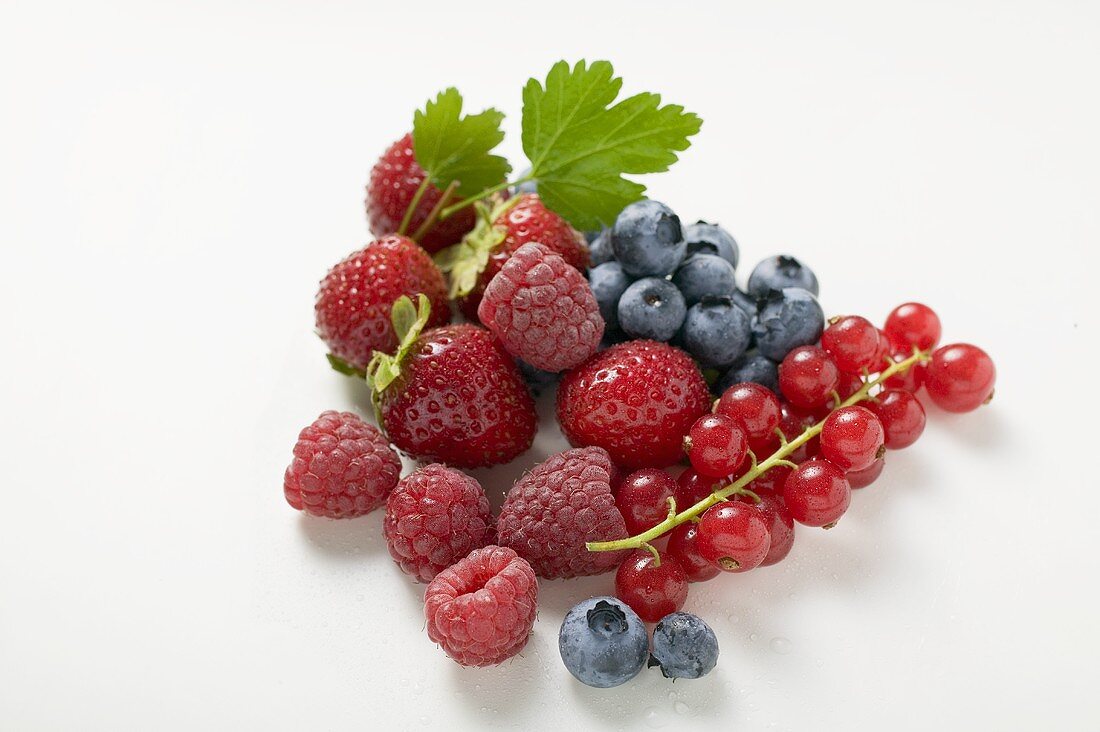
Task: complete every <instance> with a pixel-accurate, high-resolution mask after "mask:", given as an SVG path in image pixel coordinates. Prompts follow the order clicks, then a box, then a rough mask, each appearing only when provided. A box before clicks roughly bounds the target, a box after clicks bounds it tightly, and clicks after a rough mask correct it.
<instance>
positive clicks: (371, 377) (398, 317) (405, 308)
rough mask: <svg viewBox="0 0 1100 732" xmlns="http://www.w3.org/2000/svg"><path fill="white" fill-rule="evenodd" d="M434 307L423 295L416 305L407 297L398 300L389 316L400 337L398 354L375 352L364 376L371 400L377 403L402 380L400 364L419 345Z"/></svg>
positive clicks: (420, 295)
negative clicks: (417, 342)
mask: <svg viewBox="0 0 1100 732" xmlns="http://www.w3.org/2000/svg"><path fill="white" fill-rule="evenodd" d="M431 311H432V304H431V302H430V301H429V300H428V296H427V295H425V294H424V293H420V294H419V295H417V296H416V305H413V302H412V300H410V299H409V297H408V296H407V295H402V296H401V297H399V298H397V302H395V303H394V304H393V310H392V311H391V312H390V321H391V322H392V323H393V331H394V333H396V334H397V350H396V351H394V352H393V353H392V354H389V353H382V352H381V351H375V352H374V355H373V356H372V357H371V360H370V363H368V364H367V370H366V372H365V373H364V378H366V380H367V383H368V384H369V385H370V388H371V398H372V399H373V400H374V401H375V404H376V406H377V402H378V399H379V397H381V395H382V393H383V392H385V391H386V389H387V388H389V386H390V384H392V383H393V382H394V381H396V380H397V379H398V378H399V377H400V376H401V364H402V362H403V361H404V360H405V358H406V357H407V356H408V354H409V352H410V351H411V350H412V348H413V346H414V345H416V339H417V338H419V337H420V332H421V331H422V330H424V326H426V325H427V324H428V317H429V316H430V315H431Z"/></svg>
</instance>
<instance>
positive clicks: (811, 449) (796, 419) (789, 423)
mask: <svg viewBox="0 0 1100 732" xmlns="http://www.w3.org/2000/svg"><path fill="white" fill-rule="evenodd" d="M781 414H782V416H781V418H780V422H779V429H781V430H782V431H783V436H784V437H786V438H787V441H788V442H789V441H791V440H793V439H794V438H796V437H798V436H799V435H801V434H802V433H803V432H805V431H806V430H807V429H808V428H810V427H813V426H814V425H815V424H817V423H818V422H820V421H821V420H822V419H823V418H824V416H825V415H823V414H817V413H815V412H809V411H806V410H803V409H799V408H797V407H794V406H791V405H790V404H784V405H782V410H781ZM820 451H821V438H820V437H818V436H817V435H814V436H813V437H811V438H810V439H809V441H807V442H806V443H805V444H804V445H802V446H801V447H799V448H798V449H796V450H795V451H794V452H792V453H791V454H790V455H788V458H789V459H790V460H791V462H794V463H800V462H802V461H803V460H808V459H809V458H811V457H813V456H814V455H817V454H818V453H819V452H820Z"/></svg>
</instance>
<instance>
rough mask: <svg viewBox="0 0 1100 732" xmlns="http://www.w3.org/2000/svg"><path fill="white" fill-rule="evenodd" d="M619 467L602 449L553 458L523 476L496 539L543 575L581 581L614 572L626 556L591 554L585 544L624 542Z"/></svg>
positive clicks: (510, 496)
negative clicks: (616, 490) (615, 487)
mask: <svg viewBox="0 0 1100 732" xmlns="http://www.w3.org/2000/svg"><path fill="white" fill-rule="evenodd" d="M616 473H617V471H616V469H615V466H614V465H613V464H612V462H611V458H610V457H608V455H607V451H606V450H604V449H603V448H602V447H583V448H579V449H576V450H566V451H565V452H562V453H559V454H557V455H552V456H551V457H550V458H549V459H547V460H546V461H545V462H543V463H541V464H539V465H537V466H535V468H534V469H533V470H532V471H531V472H530V473H528V474H527V475H525V476H523V477H522V478H520V479H519V480H518V481H517V482H516V484H515V485H514V486H512V490H510V491H509V492H508V497H507V498H506V499H505V500H504V506H503V507H502V508H501V509H500V518H499V519H497V535H498V537H499V539H498V540H499V542H500V544H501V545H502V546H509V547H511V548H513V549H515V550H516V552H518V553H519V555H520V556H521V557H523V558H524V559H526V560H527V561H529V562H530V563H531V566H532V567H533V568H534V570H535V573H536V574H537V575H538V576H539V577H545V578H546V579H555V578H558V577H579V576H583V575H591V574H601V573H603V572H607V571H609V570H612V569H615V567H617V566H618V565H619V564H620V563H621V562H622V561H623V557H624V556H626V552H590V551H588V549H586V548H585V542H589V541H610V540H612V539H624V538H626V536H627V533H626V523H625V522H624V521H623V516H622V514H621V513H619V509H618V508H617V507H616V506H615V497H614V496H613V495H612V494H611V481H612V477H613V476H614V475H615V474H616Z"/></svg>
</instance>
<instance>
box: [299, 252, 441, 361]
mask: <svg viewBox="0 0 1100 732" xmlns="http://www.w3.org/2000/svg"><path fill="white" fill-rule="evenodd" d="M418 293H423V294H425V295H427V296H428V300H430V301H431V308H432V310H431V314H430V315H429V320H428V327H433V326H439V325H446V324H447V323H448V322H449V321H450V319H451V308H450V304H449V302H448V300H447V283H446V281H445V280H444V279H443V273H442V272H440V271H439V268H438V267H436V266H435V263H434V262H433V261H432V259H431V257H429V256H428V255H427V254H425V253H424V250H423V249H421V248H420V247H418V246H417V245H416V242H414V241H413V240H412V239H409V238H407V237H404V236H398V235H396V234H394V235H392V236H384V237H382V238H381V239H377V240H375V241H372V242H371V243H370V244H368V245H367V246H365V247H363V248H362V249H360V250H359V251H357V252H355V253H354V254H352V255H350V256H348V257H347V258H346V259H344V260H343V261H342V262H340V263H339V264H337V265H336V266H335V267H333V268H332V269H331V270H329V272H328V274H326V275H325V278H324V279H323V280H321V285H320V288H319V289H318V292H317V302H316V304H315V306H314V310H315V315H316V318H317V334H318V335H319V336H321V340H323V341H324V342H325V343H326V344H327V345H328V347H329V350H330V351H331V352H332V354H333V355H334V356H338V357H339V358H341V359H343V360H344V361H346V362H347V363H349V364H351V365H352V366H354V367H355V368H358V369H365V368H366V367H367V364H368V363H369V362H370V359H371V356H372V355H373V354H374V352H375V351H382V352H383V353H391V352H392V351H393V350H394V349H395V348H396V347H397V336H396V334H395V333H394V330H393V323H392V321H391V320H390V314H391V312H392V310H393V304H394V303H395V302H396V301H397V299H398V298H399V297H401V296H402V295H407V296H408V297H410V298H411V299H413V300H416V296H417V294H418Z"/></svg>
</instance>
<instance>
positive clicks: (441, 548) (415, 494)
mask: <svg viewBox="0 0 1100 732" xmlns="http://www.w3.org/2000/svg"><path fill="white" fill-rule="evenodd" d="M382 533H383V535H384V536H385V537H386V544H387V545H388V546H389V549H390V556H392V557H393V560H394V561H395V562H397V565H398V566H399V567H401V569H402V571H404V572H406V573H407V574H411V575H412V576H413V577H415V578H416V580H417V581H418V582H430V581H431V579H432V578H433V577H435V576H436V575H437V574H439V573H440V572H442V571H443V570H444V569H446V568H447V567H450V566H451V565H452V564H454V563H455V562H457V561H458V560H459V559H462V558H463V557H464V556H466V555H467V554H469V553H470V552H471V551H473V550H474V549H480V548H481V547H483V546H485V545H486V544H490V543H492V541H493V514H492V512H491V511H490V510H489V499H488V498H486V497H485V491H484V490H483V489H482V487H481V484H480V483H478V482H477V481H476V480H474V479H473V478H471V477H470V476H468V475H466V474H465V473H460V472H459V471H457V470H454V469H452V468H448V467H447V466H445V465H439V464H433V465H426V466H424V467H422V468H418V469H417V470H416V471H415V472H414V473H412V474H411V475H407V476H405V478H403V479H402V480H401V482H400V483H398V485H397V488H395V489H394V491H393V493H390V497H389V499H388V500H387V501H386V517H385V518H384V519H383V521H382Z"/></svg>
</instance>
